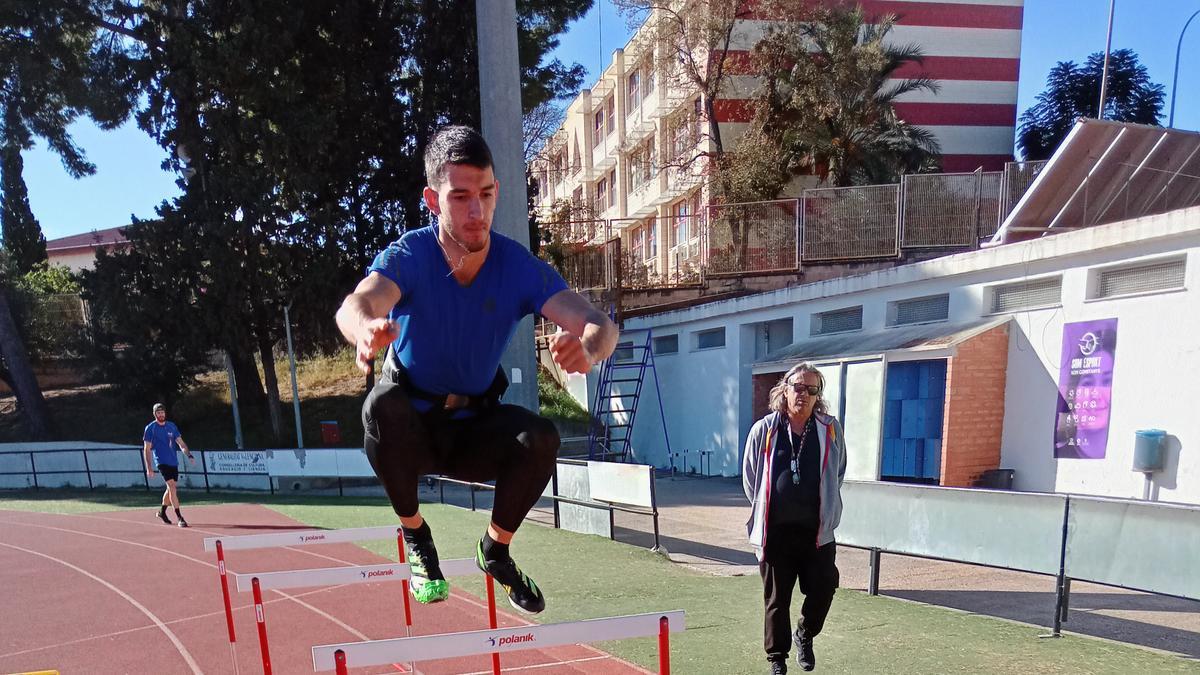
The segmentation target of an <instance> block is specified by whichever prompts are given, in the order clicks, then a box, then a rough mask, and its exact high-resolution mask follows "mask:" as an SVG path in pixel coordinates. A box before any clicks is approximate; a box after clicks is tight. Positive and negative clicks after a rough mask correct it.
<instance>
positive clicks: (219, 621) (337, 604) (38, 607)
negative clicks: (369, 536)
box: [0, 504, 650, 675]
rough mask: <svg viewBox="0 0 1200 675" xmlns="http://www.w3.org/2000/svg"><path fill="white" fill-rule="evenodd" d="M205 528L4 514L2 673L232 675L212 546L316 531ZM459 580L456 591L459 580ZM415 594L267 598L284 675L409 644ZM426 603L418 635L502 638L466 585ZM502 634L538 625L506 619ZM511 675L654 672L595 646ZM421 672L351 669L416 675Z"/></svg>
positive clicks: (228, 521) (246, 510)
mask: <svg viewBox="0 0 1200 675" xmlns="http://www.w3.org/2000/svg"><path fill="white" fill-rule="evenodd" d="M187 515H188V518H189V521H188V522H189V523H190V524H191V525H192V527H191V528H188V529H182V528H178V527H168V526H166V525H164V524H163V523H162V522H160V521H159V520H158V519H157V516H156V514H155V513H154V510H153V509H152V508H146V509H138V510H134V511H117V512H112V513H98V514H87V515H55V514H46V513H29V512H23V511H6V510H2V509H0V589H2V590H0V673H10V672H21V671H31V670H46V669H58V670H59V671H60V672H62V673H63V674H64V675H67V674H71V673H88V674H92V673H232V672H233V663H232V660H231V657H230V650H229V642H228V637H227V631H226V627H225V612H224V608H223V604H222V600H221V592H220V582H219V580H218V576H217V571H216V560H215V557H214V555H213V554H212V553H205V552H204V550H203V544H202V541H203V539H204V538H205V537H211V536H220V535H240V534H261V533H265V532H271V531H286V530H294V529H310V528H307V527H306V526H304V525H302V524H300V523H297V522H295V521H293V520H291V519H289V518H286V517H284V516H283V515H281V514H279V513H277V512H275V511H272V510H271V509H268V508H265V507H262V506H257V505H252V504H230V505H222V506H202V507H190V508H188V510H187ZM381 562H387V561H386V560H385V559H384V558H381V557H380V556H377V555H375V554H374V553H371V552H369V551H367V550H365V549H363V548H360V547H358V546H355V545H353V544H329V545H324V546H304V547H296V548H272V549H255V550H245V551H229V552H227V553H226V563H227V566H228V570H229V571H230V572H231V573H243V574H244V573H248V572H271V571H280V570H292V569H309V568H320V567H333V566H336V565H339V564H341V565H368V564H376V563H381ZM229 581H230V594H231V598H232V600H233V613H234V622H235V625H236V629H237V657H238V667H239V670H240V672H241V673H246V674H251V673H261V672H262V661H261V659H260V657H259V651H258V633H257V630H256V626H255V622H254V608H253V604H254V603H253V599H252V597H251V594H250V593H238V592H237V591H236V589H235V588H234V583H233V577H232V575H231V576H230V579H229ZM451 583H453V580H451ZM400 589H401V585H400V584H399V583H396V582H390V583H376V584H354V585H349V586H335V587H325V588H313V589H295V590H285V591H275V590H270V591H266V592H265V593H264V597H263V600H264V604H265V607H264V613H265V615H266V621H267V629H268V634H269V638H270V651H271V663H272V666H273V670H274V672H275V673H279V674H281V675H293V674H297V673H311V672H312V653H311V651H310V649H311V647H312V646H313V645H317V644H331V643H339V642H352V641H358V640H378V639H384V638H393V637H401V636H404V635H405V630H404V609H403V598H402V596H401V590H400ZM412 606H413V633H412V634H413V635H431V634H436V633H449V632H455V631H464V630H480V629H484V628H487V627H488V624H487V605H486V602H485V601H482V600H480V599H479V598H476V597H475V596H472V595H469V594H467V593H464V592H462V591H460V590H458V589H457V588H455V589H454V590H453V592H452V595H451V597H450V599H449V600H448V601H446V602H443V603H439V604H436V605H431V606H424V605H420V604H418V603H416V602H413V603H412ZM499 624H500V626H501V627H506V626H520V625H527V624H529V622H528V621H526V620H525V619H523V618H521V617H518V616H516V615H513V614H510V613H505V612H501V613H500V615H499ZM501 665H502V667H503V672H505V673H522V674H525V673H528V674H530V675H568V674H575V675H584V674H589V675H600V674H604V675H620V674H626V673H648V672H650V671H647V670H645V669H643V668H641V667H638V666H635V665H633V664H630V663H627V662H625V661H621V660H619V659H617V658H616V657H613V656H611V655H609V654H606V653H604V652H602V651H600V650H598V649H595V648H594V647H590V646H587V645H573V646H566V647H554V648H548V649H542V650H528V651H522V652H512V653H506V654H502V655H501ZM407 670H408V666H407V664H394V665H392V666H390V667H387V668H373V669H365V668H363V669H353V668H352V669H351V672H354V673H398V672H407ZM416 672H417V673H423V674H425V675H450V674H468V673H471V674H479V675H488V674H490V673H491V672H492V670H491V657H490V656H487V655H483V656H475V657H464V658H459V659H446V660H442V661H429V662H421V663H417V664H416Z"/></svg>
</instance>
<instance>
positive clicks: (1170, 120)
mask: <svg viewBox="0 0 1200 675" xmlns="http://www.w3.org/2000/svg"><path fill="white" fill-rule="evenodd" d="M1197 15H1200V9H1198V10H1196V11H1194V12H1192V15H1191V16H1189V17H1188V20H1187V21H1185V22H1184V24H1183V30H1181V31H1179V41H1178V42H1176V43H1175V75H1173V76H1172V77H1171V114H1170V115H1168V116H1167V128H1168V129H1173V128H1174V127H1175V94H1176V92H1177V91H1178V89H1177V87H1178V86H1179V51H1180V50H1181V49H1182V48H1183V34H1184V33H1186V32H1187V29H1188V26H1189V25H1191V23H1192V19H1194V18H1196V16H1197Z"/></svg>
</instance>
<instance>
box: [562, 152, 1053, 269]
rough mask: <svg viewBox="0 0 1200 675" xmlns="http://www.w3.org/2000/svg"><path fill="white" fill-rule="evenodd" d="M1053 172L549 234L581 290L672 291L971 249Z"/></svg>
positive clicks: (832, 191) (912, 182)
mask: <svg viewBox="0 0 1200 675" xmlns="http://www.w3.org/2000/svg"><path fill="white" fill-rule="evenodd" d="M1045 165H1046V162H1044V161H1042V162H1009V163H1008V164H1006V165H1005V169H1004V171H988V172H984V171H976V172H973V173H957V174H918V175H909V176H904V177H903V178H902V179H901V182H900V183H899V184H892V185H867V186H857V187H846V188H815V189H810V190H805V191H804V192H803V193H802V196H801V197H800V198H799V199H780V200H773V201H765V202H744V203H732V204H713V205H709V206H707V207H705V208H703V209H701V211H700V212H699V213H696V214H687V215H677V216H666V217H663V216H661V215H660V216H659V217H658V218H657V219H656V218H654V217H653V216H652V217H649V218H640V219H615V220H611V221H609V220H602V219H597V220H573V221H569V222H563V223H547V224H545V225H543V227H544V228H549V229H548V230H547V231H550V232H552V233H553V237H557V240H558V241H560V242H563V244H564V245H563V246H562V249H563V250H564V254H563V256H562V263H561V264H559V263H558V258H557V257H555V258H553V259H554V261H555V264H556V265H559V269H560V271H561V272H562V274H563V276H564V277H565V278H566V279H567V281H568V283H570V284H571V285H572V286H573V287H575V288H578V289H588V288H608V289H611V288H616V287H618V286H619V287H621V288H627V289H645V288H669V287H672V286H683V285H693V284H697V283H700V282H701V281H702V280H703V279H704V278H705V277H707V276H710V275H711V276H732V275H740V274H759V273H772V272H792V271H797V270H799V269H800V268H801V266H802V264H803V263H809V262H825V263H829V262H841V261H853V260H870V259H881V258H896V257H898V256H899V255H900V252H901V250H904V249H931V248H946V249H956V248H972V247H975V246H978V244H979V242H980V241H981V240H982V239H986V238H988V237H991V236H992V235H994V234H995V233H996V231H997V230H998V229H999V227H1000V223H1001V222H1003V220H1004V218H1005V217H1007V215H1008V214H1009V212H1011V211H1012V209H1013V207H1015V206H1016V204H1017V202H1019V201H1020V199H1021V197H1022V196H1023V195H1024V194H1025V192H1026V191H1027V190H1028V189H1029V187H1030V186H1031V185H1032V184H1033V180H1034V178H1036V177H1037V175H1038V173H1039V172H1040V171H1041V170H1042V168H1043V167H1044V166H1045ZM647 224H649V226H650V227H651V229H653V230H654V235H653V236H652V237H650V236H649V235H646V236H647V237H649V238H643V239H642V240H641V245H640V247H638V246H635V245H634V243H633V240H632V239H630V241H628V242H626V243H625V245H624V246H622V245H621V242H620V239H619V237H621V236H626V235H624V234H622V232H624V231H626V230H629V231H630V232H631V233H632V232H634V231H635V230H634V228H636V227H641V226H646V225H647ZM610 237H611V238H610ZM627 238H628V237H627ZM601 242H605V243H601ZM639 249H640V250H639Z"/></svg>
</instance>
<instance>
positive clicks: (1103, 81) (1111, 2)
mask: <svg viewBox="0 0 1200 675" xmlns="http://www.w3.org/2000/svg"><path fill="white" fill-rule="evenodd" d="M1116 8H1117V0H1108V38H1107V42H1105V44H1104V70H1103V72H1102V73H1101V74H1100V109H1099V110H1097V111H1096V119H1098V120H1102V119H1104V97H1105V94H1106V93H1107V92H1108V55H1109V53H1110V52H1111V51H1112V25H1113V11H1114V10H1115V9H1116Z"/></svg>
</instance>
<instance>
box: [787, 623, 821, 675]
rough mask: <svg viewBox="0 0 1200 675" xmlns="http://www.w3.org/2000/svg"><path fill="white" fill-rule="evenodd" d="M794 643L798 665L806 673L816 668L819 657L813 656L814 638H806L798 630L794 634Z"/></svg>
mask: <svg viewBox="0 0 1200 675" xmlns="http://www.w3.org/2000/svg"><path fill="white" fill-rule="evenodd" d="M792 642H793V643H795V645H796V663H798V664H800V668H801V669H802V670H804V671H806V672H807V671H809V670H812V669H813V668H816V667H817V657H816V655H815V654H813V644H812V642H813V641H812V638H810V637H805V635H804V633H803V632H802V631H800V630H799V629H797V630H796V632H795V633H792Z"/></svg>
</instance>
